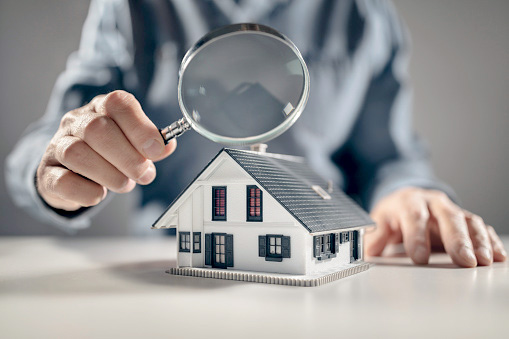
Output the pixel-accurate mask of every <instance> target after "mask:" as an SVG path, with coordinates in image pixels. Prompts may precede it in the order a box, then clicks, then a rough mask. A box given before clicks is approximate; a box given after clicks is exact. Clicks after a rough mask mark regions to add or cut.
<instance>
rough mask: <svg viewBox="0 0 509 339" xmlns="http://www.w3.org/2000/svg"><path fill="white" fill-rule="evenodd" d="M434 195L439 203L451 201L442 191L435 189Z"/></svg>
mask: <svg viewBox="0 0 509 339" xmlns="http://www.w3.org/2000/svg"><path fill="white" fill-rule="evenodd" d="M434 195H435V199H437V200H438V201H439V202H441V203H450V201H451V200H450V199H449V196H448V195H447V194H445V193H444V192H442V191H435V192H434Z"/></svg>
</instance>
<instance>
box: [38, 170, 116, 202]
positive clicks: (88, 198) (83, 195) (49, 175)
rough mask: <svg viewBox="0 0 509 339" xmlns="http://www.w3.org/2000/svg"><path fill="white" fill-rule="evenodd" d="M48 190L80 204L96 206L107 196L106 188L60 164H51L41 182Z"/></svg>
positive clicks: (65, 199) (63, 198)
mask: <svg viewBox="0 0 509 339" xmlns="http://www.w3.org/2000/svg"><path fill="white" fill-rule="evenodd" d="M40 184H41V185H43V186H44V187H45V190H46V192H48V193H49V194H50V195H51V196H53V197H55V198H58V199H60V200H64V201H68V202H71V203H74V204H78V205H79V206H94V205H97V204H99V203H100V202H101V201H102V200H104V198H105V197H106V193H107V191H106V188H105V187H103V186H101V185H99V184H97V183H95V182H92V181H90V180H88V179H86V178H83V177H82V176H80V175H78V174H76V173H74V172H72V171H70V170H68V169H66V168H63V167H60V166H51V167H48V168H47V170H46V175H44V177H43V179H42V183H40Z"/></svg>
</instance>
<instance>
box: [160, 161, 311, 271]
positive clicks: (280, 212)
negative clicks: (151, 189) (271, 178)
mask: <svg viewBox="0 0 509 339" xmlns="http://www.w3.org/2000/svg"><path fill="white" fill-rule="evenodd" d="M215 163H217V165H216V166H214V164H212V165H211V166H210V167H209V168H208V169H207V170H206V171H205V172H204V173H202V175H200V177H199V178H197V180H196V181H195V182H194V183H193V185H192V186H191V187H189V188H188V191H187V192H185V194H183V195H182V197H181V200H182V201H179V202H178V209H177V210H175V209H174V208H172V209H171V210H170V211H168V213H177V214H178V216H179V217H178V220H179V225H178V232H190V235H191V237H192V235H193V232H201V233H202V235H201V240H202V246H201V253H193V252H192V249H191V252H190V253H186V252H179V253H178V266H179V267H189V266H191V267H203V266H204V254H205V233H228V234H233V246H234V248H233V251H234V252H233V253H234V254H233V256H234V267H233V269H239V270H248V271H264V272H280V273H290V274H304V273H305V271H306V267H305V265H306V260H305V258H306V254H307V249H306V247H307V246H306V239H307V238H308V237H309V233H308V232H307V231H306V230H305V229H304V228H303V227H302V226H301V225H300V224H299V223H298V222H297V221H296V220H295V219H294V218H293V216H292V215H291V214H290V213H289V212H288V211H287V210H286V209H285V208H283V207H282V206H281V205H280V204H279V203H278V202H277V201H276V200H275V199H274V198H273V197H272V196H271V195H270V194H269V193H267V192H266V191H265V190H264V189H263V188H262V187H261V186H260V185H259V184H258V183H257V182H256V181H255V180H254V179H253V178H252V177H251V176H249V175H248V174H247V173H246V172H245V171H244V170H243V169H242V168H241V167H240V165H238V164H237V163H236V162H235V161H234V160H233V159H231V158H230V157H229V156H228V155H227V154H222V155H220V156H219V157H218V158H217V159H216V160H215ZM247 185H257V186H258V187H259V188H260V189H261V190H262V192H263V193H262V195H263V208H262V214H263V222H247V221H246V216H247V215H246V213H247V211H246V209H247V200H246V193H247V188H246V186H247ZM213 186H226V187H227V188H226V220H227V221H212V187H213ZM266 234H280V235H284V236H290V246H291V257H290V258H284V259H283V261H282V262H272V261H265V258H264V257H259V256H258V236H259V235H266ZM177 239H178V238H177ZM191 247H192V241H191Z"/></svg>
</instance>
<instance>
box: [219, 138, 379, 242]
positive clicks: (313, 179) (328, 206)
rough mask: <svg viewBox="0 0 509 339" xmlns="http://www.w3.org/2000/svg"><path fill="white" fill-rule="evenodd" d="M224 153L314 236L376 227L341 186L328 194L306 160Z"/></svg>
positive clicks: (262, 154)
mask: <svg viewBox="0 0 509 339" xmlns="http://www.w3.org/2000/svg"><path fill="white" fill-rule="evenodd" d="M221 152H226V153H228V154H229V155H230V156H231V157H232V158H233V159H234V160H235V161H236V162H237V163H238V164H239V165H240V166H241V167H242V168H243V169H244V170H245V171H246V172H247V173H248V174H249V175H250V176H251V177H253V178H254V179H255V180H256V181H257V182H258V183H259V184H260V186H262V187H263V188H264V189H265V190H266V191H267V192H268V193H269V194H270V195H272V196H273V197H274V199H276V200H277V201H278V202H279V203H280V204H281V205H282V206H283V207H284V208H285V209H286V210H288V212H290V214H291V215H293V216H294V217H295V219H297V220H298V221H299V222H300V223H301V224H302V226H304V227H305V228H306V229H307V230H308V231H309V232H310V233H315V232H324V231H332V230H337V229H347V228H355V227H363V226H372V225H374V222H373V221H372V220H371V218H370V217H369V215H368V214H367V213H366V212H365V211H364V210H363V209H362V208H361V207H360V206H359V205H357V204H356V203H355V202H354V201H353V200H352V199H350V198H349V197H348V196H347V195H346V194H345V193H344V192H343V191H342V190H341V189H340V188H339V187H337V186H334V187H333V190H332V192H329V191H327V186H328V185H327V182H326V181H325V180H324V179H323V178H321V177H320V176H319V175H318V174H316V173H315V172H314V171H313V170H312V169H311V168H310V167H309V166H308V164H307V163H306V162H305V160H304V159H303V158H300V157H291V156H279V155H277V154H270V153H258V152H251V151H243V150H236V149H228V148H225V149H223V150H222V151H221ZM221 152H220V153H221Z"/></svg>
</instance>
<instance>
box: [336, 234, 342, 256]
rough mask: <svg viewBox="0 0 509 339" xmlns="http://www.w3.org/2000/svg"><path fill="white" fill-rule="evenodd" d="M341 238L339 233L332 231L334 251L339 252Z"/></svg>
mask: <svg viewBox="0 0 509 339" xmlns="http://www.w3.org/2000/svg"><path fill="white" fill-rule="evenodd" d="M340 238H341V234H340V233H334V253H338V252H339V239H340Z"/></svg>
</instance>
